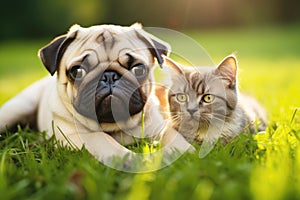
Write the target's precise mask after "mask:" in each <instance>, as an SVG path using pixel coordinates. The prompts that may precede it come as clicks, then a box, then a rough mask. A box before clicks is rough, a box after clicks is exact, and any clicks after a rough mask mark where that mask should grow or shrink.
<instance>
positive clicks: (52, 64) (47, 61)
mask: <svg viewBox="0 0 300 200" xmlns="http://www.w3.org/2000/svg"><path fill="white" fill-rule="evenodd" d="M72 28H73V27H72ZM72 28H71V29H72ZM76 35H77V31H74V32H72V33H71V34H68V35H62V36H59V37H57V38H55V39H54V40H52V41H51V42H50V43H49V44H48V45H46V46H45V47H43V48H41V49H40V50H39V53H38V54H39V57H40V58H41V60H42V62H43V64H44V65H45V67H46V69H47V70H48V71H49V72H50V74H51V75H53V74H54V73H55V72H56V71H57V69H58V66H59V63H60V60H61V58H62V55H63V53H64V52H65V50H66V49H67V47H68V46H69V45H70V44H71V42H72V41H73V40H74V39H75V38H76Z"/></svg>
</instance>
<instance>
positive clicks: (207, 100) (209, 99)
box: [202, 94, 215, 103]
mask: <svg viewBox="0 0 300 200" xmlns="http://www.w3.org/2000/svg"><path fill="white" fill-rule="evenodd" d="M214 99H215V96H214V95H212V94H206V95H204V96H202V101H204V102H205V103H211V102H213V100H214Z"/></svg>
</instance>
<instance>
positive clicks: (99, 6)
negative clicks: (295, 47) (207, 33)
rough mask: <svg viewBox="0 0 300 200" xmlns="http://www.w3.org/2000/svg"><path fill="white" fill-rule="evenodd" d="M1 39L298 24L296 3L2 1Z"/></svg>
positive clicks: (299, 5)
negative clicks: (134, 26) (136, 26)
mask: <svg viewBox="0 0 300 200" xmlns="http://www.w3.org/2000/svg"><path fill="white" fill-rule="evenodd" d="M1 7H2V9H1V10H2V11H1V13H0V20H1V31H0V39H1V40H5V39H8V38H45V37H47V38H52V37H53V35H58V34H62V33H65V32H66V30H67V29H68V27H69V26H70V25H72V24H74V23H79V24H81V25H83V26H90V25H93V24H101V23H113V24H120V25H129V24H131V23H133V22H136V21H139V22H142V23H143V24H144V25H145V26H159V27H165V28H171V29H175V30H186V29H199V28H201V29H203V28H217V27H249V26H258V25H268V24H280V25H281V24H286V23H292V22H299V20H300V12H299V8H300V2H299V1H298V0H163V1H161V0H151V1H148V0H146V1H141V0H126V1H120V0H85V1H81V0H63V1H62V0H43V1H39V0H26V1H20V0H19V1H3V2H2V3H1Z"/></svg>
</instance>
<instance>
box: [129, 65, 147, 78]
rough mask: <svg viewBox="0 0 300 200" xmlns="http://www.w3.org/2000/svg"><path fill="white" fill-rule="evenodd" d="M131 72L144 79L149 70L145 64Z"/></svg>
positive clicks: (133, 68)
mask: <svg viewBox="0 0 300 200" xmlns="http://www.w3.org/2000/svg"><path fill="white" fill-rule="evenodd" d="M131 72H132V73H133V74H134V75H135V76H136V77H142V76H144V75H145V74H146V72H147V70H146V67H145V65H143V64H137V65H135V66H133V67H132V68H131Z"/></svg>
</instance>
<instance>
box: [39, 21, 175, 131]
mask: <svg viewBox="0 0 300 200" xmlns="http://www.w3.org/2000/svg"><path fill="white" fill-rule="evenodd" d="M169 50H170V48H169V45H168V44H166V43H164V42H163V41H161V40H159V39H158V38H156V37H154V36H153V35H150V34H149V33H147V32H145V31H144V30H143V29H142V27H141V26H140V25H138V24H134V25H132V26H130V27H121V26H114V25H99V26H92V27H89V28H82V27H80V26H78V25H74V26H72V27H71V29H70V31H69V32H68V34H66V35H62V36H60V37H58V38H56V39H54V40H53V41H52V42H51V43H50V44H48V45H47V46H45V47H44V48H42V49H41V50H40V52H39V55H40V58H41V60H42V62H43V64H44V65H45V67H46V68H47V70H48V71H49V72H50V73H51V75H53V74H54V73H55V72H57V76H58V93H59V95H60V96H61V98H62V100H63V101H65V102H69V103H71V104H72V107H73V108H74V109H75V110H76V112H77V113H79V114H80V115H82V116H84V117H86V118H89V119H92V120H95V121H97V122H99V124H100V126H102V127H107V129H108V130H104V131H111V130H109V129H115V128H112V127H113V126H114V124H115V123H116V122H120V121H128V120H132V118H134V117H138V116H137V114H140V113H141V112H142V110H143V108H144V106H145V103H146V102H147V99H148V97H149V95H150V93H151V90H152V88H151V86H152V81H153V75H152V69H153V68H154V63H155V59H156V60H157V62H158V63H159V64H160V65H162V62H163V58H162V55H167V54H168V53H169Z"/></svg>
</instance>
